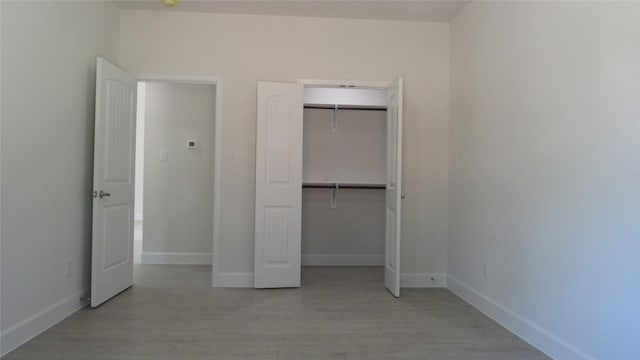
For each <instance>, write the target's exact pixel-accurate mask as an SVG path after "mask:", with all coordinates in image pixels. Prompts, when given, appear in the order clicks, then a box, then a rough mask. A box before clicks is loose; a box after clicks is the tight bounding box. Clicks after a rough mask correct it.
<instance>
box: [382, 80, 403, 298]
mask: <svg viewBox="0 0 640 360" xmlns="http://www.w3.org/2000/svg"><path fill="white" fill-rule="evenodd" d="M387 167H388V169H387V190H386V200H385V204H386V205H385V207H386V209H385V212H386V215H385V216H386V224H385V232H386V233H385V262H384V286H385V287H386V288H387V289H388V290H389V291H390V292H391V293H392V294H393V295H394V296H395V297H399V296H400V234H401V233H400V229H401V219H402V216H401V210H402V206H401V203H400V201H401V198H402V78H398V80H396V81H394V82H393V84H392V85H391V86H390V87H389V91H388V96H387Z"/></svg>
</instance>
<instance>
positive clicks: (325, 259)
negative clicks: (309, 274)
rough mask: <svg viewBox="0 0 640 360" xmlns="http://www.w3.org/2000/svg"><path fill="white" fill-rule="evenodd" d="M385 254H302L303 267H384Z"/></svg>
mask: <svg viewBox="0 0 640 360" xmlns="http://www.w3.org/2000/svg"><path fill="white" fill-rule="evenodd" d="M383 265H384V254H382V255H376V254H354V255H351V254H349V255H347V254H302V266H383Z"/></svg>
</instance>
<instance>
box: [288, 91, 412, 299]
mask: <svg viewBox="0 0 640 360" xmlns="http://www.w3.org/2000/svg"><path fill="white" fill-rule="evenodd" d="M394 81H395V80H391V81H385V80H326V79H298V80H297V82H298V83H299V84H302V85H303V87H305V88H306V87H337V88H343V87H346V88H347V89H349V88H356V89H357V88H360V89H378V90H387V89H389V87H391V86H392V85H393V83H394ZM402 161H403V162H404V159H402ZM403 165H404V164H403ZM403 170H404V167H403ZM402 191H404V190H402ZM398 206H402V203H399V204H398ZM385 223H386V219H385ZM400 231H401V232H402V229H400ZM400 246H401V247H402V244H401V245H400ZM385 259H386V250H385ZM385 261H386V260H385ZM385 266H386V264H385ZM398 271H399V272H400V278H401V279H402V272H401V270H400V269H398ZM399 286H400V287H402V280H400V285H399Z"/></svg>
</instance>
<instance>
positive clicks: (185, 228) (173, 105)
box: [142, 82, 215, 263]
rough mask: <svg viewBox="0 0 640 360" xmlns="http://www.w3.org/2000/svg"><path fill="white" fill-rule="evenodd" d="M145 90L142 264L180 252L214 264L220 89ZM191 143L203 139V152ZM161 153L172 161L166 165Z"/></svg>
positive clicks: (152, 85) (172, 86) (160, 86)
mask: <svg viewBox="0 0 640 360" xmlns="http://www.w3.org/2000/svg"><path fill="white" fill-rule="evenodd" d="M145 87H146V90H145V91H146V101H145V149H144V151H145V156H144V157H145V162H144V166H145V168H144V172H145V177H144V208H145V213H144V222H143V229H144V230H143V239H144V241H143V243H142V262H143V263H155V262H157V259H158V257H159V256H160V258H161V259H164V258H166V257H167V256H169V257H170V256H171V254H173V255H174V258H175V256H176V253H178V254H181V255H179V256H181V257H182V258H184V257H185V256H186V257H189V256H190V257H191V258H194V257H195V258H197V259H201V258H205V259H206V261H207V262H208V263H211V247H212V238H213V225H212V224H213V165H214V164H213V155H214V150H213V139H214V133H213V132H214V119H215V87H214V86H213V85H195V84H180V83H159V82H157V83H156V82H147V83H146V86H145ZM190 139H196V140H197V143H198V148H197V149H188V148H187V140H190ZM161 151H166V152H167V158H168V161H166V162H163V161H160V152H161ZM184 253H188V254H184ZM161 254H164V255H161ZM187 262H190V261H187ZM193 262H196V263H197V262H200V261H195V260H194V261H193Z"/></svg>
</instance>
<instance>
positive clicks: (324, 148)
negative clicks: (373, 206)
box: [253, 78, 403, 297]
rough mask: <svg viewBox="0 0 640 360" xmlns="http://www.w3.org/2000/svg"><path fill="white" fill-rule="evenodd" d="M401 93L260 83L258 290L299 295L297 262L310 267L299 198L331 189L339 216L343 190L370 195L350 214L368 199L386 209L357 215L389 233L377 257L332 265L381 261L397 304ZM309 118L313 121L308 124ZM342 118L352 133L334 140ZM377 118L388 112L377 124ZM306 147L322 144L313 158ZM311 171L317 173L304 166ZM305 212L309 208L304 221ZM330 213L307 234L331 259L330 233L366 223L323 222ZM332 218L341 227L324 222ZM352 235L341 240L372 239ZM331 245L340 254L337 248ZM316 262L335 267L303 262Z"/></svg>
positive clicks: (398, 85) (390, 88) (395, 88)
mask: <svg viewBox="0 0 640 360" xmlns="http://www.w3.org/2000/svg"><path fill="white" fill-rule="evenodd" d="M402 84H403V81H402V78H398V79H397V80H396V81H394V82H391V83H389V84H387V86H384V87H380V86H371V85H361V86H358V85H356V84H353V85H348V84H328V83H322V84H318V83H314V84H310V83H305V82H303V81H300V82H299V83H298V84H293V83H282V82H266V81H261V82H258V105H257V110H258V111H257V136H256V154H258V155H257V157H256V212H255V219H256V221H255V248H254V278H253V280H254V288H277V287H299V286H300V265H301V257H302V259H303V260H304V259H305V255H304V254H302V256H301V247H302V244H301V234H302V235H303V236H304V234H305V229H304V228H303V224H302V216H301V213H302V211H303V210H302V208H303V203H304V200H303V194H302V192H301V190H302V189H305V188H306V189H307V190H312V191H316V192H317V190H319V189H322V188H327V189H329V190H330V191H331V193H330V197H329V201H328V203H329V204H330V205H329V207H330V208H331V209H336V203H337V201H336V198H337V194H338V191H340V189H345V188H347V189H348V191H350V192H352V191H356V192H360V193H361V194H360V195H362V194H365V192H366V193H367V194H368V195H369V196H364V197H363V196H358V201H355V202H352V203H351V205H352V206H355V207H360V208H362V205H365V206H367V204H366V203H363V200H364V201H367V199H368V201H372V202H378V203H380V205H381V206H380V208H379V209H378V210H379V211H374V212H370V213H369V214H366V212H365V211H359V212H360V213H361V215H365V216H364V217H363V218H362V220H363V221H362V229H365V230H370V229H371V222H374V223H377V224H379V225H380V228H379V229H378V231H377V233H380V232H381V231H380V230H381V229H382V226H384V230H383V231H382V233H384V237H380V240H384V255H383V256H382V254H381V253H380V250H381V246H378V247H376V246H374V247H373V248H377V249H376V250H377V251H376V253H374V254H353V253H351V254H344V251H345V250H347V251H348V249H344V248H343V249H339V250H338V252H343V253H342V254H332V255H334V256H332V258H333V259H334V260H336V259H338V260H339V261H343V260H344V259H345V256H344V255H348V256H349V257H350V258H351V259H352V260H354V259H355V260H354V262H358V261H361V260H362V259H368V260H367V261H371V260H372V261H373V262H374V263H379V262H380V261H379V259H382V260H383V262H382V264H381V265H383V266H384V286H385V287H386V288H387V289H388V290H389V291H390V292H391V293H392V294H393V295H394V296H396V297H398V296H399V295H400V240H401V239H400V238H401V236H400V235H401V234H400V229H401V226H400V224H401V203H400V199H401V183H402V178H401V174H402ZM357 87H362V88H357ZM372 88H374V89H379V90H374V89H372ZM312 92H313V93H315V94H312ZM365 94H366V95H372V96H371V97H370V96H364V98H365V99H363V97H362V96H359V95H365ZM308 95H309V96H308ZM310 95H317V96H310ZM334 95H335V96H334ZM353 95H355V96H353ZM376 99H378V100H376ZM363 100H364V101H363ZM303 107H304V108H305V109H304V111H303ZM305 111H306V112H307V113H309V114H308V115H309V116H305V114H304V112H305ZM339 111H346V112H347V113H351V115H350V116H348V120H346V121H344V122H343V125H344V129H346V130H347V131H345V132H344V133H339V132H338V131H337V129H338V128H339V127H340V125H339V124H338V118H339V116H338V113H339ZM311 112H317V114H316V115H312V114H311ZM322 112H324V113H325V114H324V115H323V114H321V113H322ZM376 112H384V113H378V115H380V116H372V115H371V114H373V113H376ZM341 117H342V118H343V119H346V117H345V116H341ZM305 118H309V120H310V123H307V121H305ZM385 118H386V119H385ZM312 119H313V120H312ZM385 120H386V121H385ZM303 123H304V126H303ZM311 123H316V124H315V125H312V124H311ZM305 129H310V130H311V131H310V132H308V131H306V130H305ZM338 134H340V135H338ZM385 138H386V139H385ZM385 140H386V141H385ZM310 142H311V143H317V144H316V145H317V146H315V150H313V151H308V150H310V149H312V148H313V147H314V146H311V147H308V146H307V145H308V143H310ZM303 148H304V149H303ZM303 152H304V153H305V154H304V156H303ZM354 155H355V156H354ZM310 160H312V161H310ZM311 162H313V166H308V165H311ZM385 163H386V164H385ZM354 170H355V171H354ZM374 190H383V191H384V194H383V193H382V192H379V193H378V194H377V195H379V196H377V195H375V194H373V192H372V191H374ZM307 192H308V191H307ZM308 195H309V196H307V200H314V199H312V197H313V196H314V195H315V194H308ZM351 195H354V193H353V192H352V193H351ZM376 199H377V200H376ZM369 206H370V205H369ZM309 209H310V207H309V206H307V211H306V212H307V213H309ZM347 210H349V209H347ZM331 211H332V210H329V211H327V209H326V208H325V209H321V210H320V211H316V212H315V213H316V214H317V216H315V217H317V218H320V220H321V221H320V223H319V224H317V225H318V226H316V230H315V231H314V230H312V231H306V233H307V235H309V234H314V233H315V234H320V236H319V239H320V242H318V244H319V245H321V248H322V249H325V251H326V249H330V250H331V251H332V252H335V250H336V249H335V246H333V245H331V244H328V243H326V242H325V241H324V240H323V239H327V238H328V237H327V236H326V235H327V234H328V233H329V231H328V230H330V229H331V228H332V227H336V226H340V223H342V224H345V223H346V224H347V225H348V226H349V225H351V224H353V223H355V222H360V221H350V220H348V221H346V222H345V221H344V216H341V215H340V214H338V215H337V216H335V214H334V215H332V216H327V214H329V213H330V212H331ZM346 213H352V211H347V212H346ZM343 215H346V214H343ZM349 215H351V214H349ZM332 217H333V218H334V220H336V219H338V220H339V221H327V220H330V218H332ZM352 219H353V220H356V219H355V218H352ZM347 230H348V231H345V232H342V234H341V235H340V237H341V238H342V239H344V238H352V239H354V240H356V241H355V243H359V242H361V241H359V240H366V239H367V238H371V236H370V235H368V234H365V233H366V232H367V231H364V232H362V231H360V232H362V233H363V236H360V234H358V231H357V230H356V231H353V230H354V229H347ZM354 234H356V236H353V235H354ZM308 237H309V236H308ZM333 238H334V241H333V243H334V245H336V244H337V243H338V242H341V241H335V238H336V237H335V236H333ZM358 238H361V239H358ZM326 245H331V246H326ZM337 245H339V244H337ZM318 255H319V256H318ZM362 255H364V256H362ZM314 256H315V258H316V259H318V258H320V259H322V258H324V260H322V261H325V260H326V259H327V258H329V257H327V254H316V255H314V254H307V256H306V259H307V260H312V259H313V258H314ZM307 265H310V264H309V263H308V264H307ZM341 265H346V264H341ZM354 265H362V264H354ZM373 265H375V264H373Z"/></svg>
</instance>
